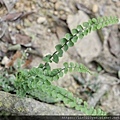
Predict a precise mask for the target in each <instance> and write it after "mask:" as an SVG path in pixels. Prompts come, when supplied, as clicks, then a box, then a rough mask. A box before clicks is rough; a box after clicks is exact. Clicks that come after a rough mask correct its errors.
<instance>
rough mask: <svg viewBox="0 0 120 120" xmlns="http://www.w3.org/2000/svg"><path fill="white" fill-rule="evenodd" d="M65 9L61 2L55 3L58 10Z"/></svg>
mask: <svg viewBox="0 0 120 120" xmlns="http://www.w3.org/2000/svg"><path fill="white" fill-rule="evenodd" d="M63 8H64V5H63V3H62V2H61V1H58V2H56V3H55V9H56V10H63Z"/></svg>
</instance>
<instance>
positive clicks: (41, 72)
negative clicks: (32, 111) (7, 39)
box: [14, 17, 119, 115]
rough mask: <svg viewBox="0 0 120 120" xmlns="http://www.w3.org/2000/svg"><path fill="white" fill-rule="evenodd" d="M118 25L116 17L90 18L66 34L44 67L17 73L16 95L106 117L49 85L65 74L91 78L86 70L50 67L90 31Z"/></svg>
mask: <svg viewBox="0 0 120 120" xmlns="http://www.w3.org/2000/svg"><path fill="white" fill-rule="evenodd" d="M118 21H119V20H118V18H117V17H102V18H92V19H90V20H88V22H84V23H83V24H81V25H78V26H77V28H76V29H72V30H71V33H67V34H66V35H65V37H64V38H62V39H61V40H60V44H58V45H56V46H55V49H56V51H55V52H54V53H53V54H52V55H51V54H48V55H46V56H45V57H44V58H43V61H44V62H45V64H42V63H41V64H40V65H39V66H38V68H32V69H30V70H20V71H19V72H18V73H17V74H16V79H15V81H14V87H15V88H16V89H15V92H16V93H17V94H18V95H19V96H27V95H29V96H32V97H34V98H37V99H39V100H41V101H43V102H47V103H54V102H58V101H62V102H63V103H64V104H65V105H66V106H68V107H70V108H74V109H76V110H80V111H81V112H83V113H84V114H86V115H106V112H104V111H102V110H101V109H99V108H98V109H97V108H96V109H94V108H93V107H89V106H88V104H87V103H86V102H85V101H83V100H82V99H80V98H76V97H74V96H73V94H72V93H71V92H69V91H67V90H65V89H64V88H60V87H58V86H54V85H52V81H54V80H58V79H59V78H60V77H63V75H64V74H67V73H68V72H82V73H90V74H92V73H91V72H90V70H89V69H88V68H87V67H85V66H84V65H83V64H78V63H72V62H70V63H67V62H65V63H64V64H63V68H56V69H51V66H50V63H52V62H55V63H58V62H59V58H60V57H62V56H63V53H64V52H66V51H67V50H68V49H69V48H70V47H72V46H74V44H75V43H76V42H77V40H78V39H82V38H83V37H84V36H86V35H87V34H88V33H90V32H91V31H94V30H97V29H100V28H103V27H105V26H108V25H110V24H114V23H118Z"/></svg>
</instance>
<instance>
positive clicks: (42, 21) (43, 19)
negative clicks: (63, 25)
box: [37, 17, 46, 24]
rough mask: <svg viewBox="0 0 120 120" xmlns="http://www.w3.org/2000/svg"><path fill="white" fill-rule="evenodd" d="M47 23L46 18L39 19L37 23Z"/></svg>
mask: <svg viewBox="0 0 120 120" xmlns="http://www.w3.org/2000/svg"><path fill="white" fill-rule="evenodd" d="M45 21H46V18H45V17H39V18H38V19H37V23H39V24H41V23H44V22H45Z"/></svg>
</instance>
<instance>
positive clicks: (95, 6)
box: [92, 4, 98, 13]
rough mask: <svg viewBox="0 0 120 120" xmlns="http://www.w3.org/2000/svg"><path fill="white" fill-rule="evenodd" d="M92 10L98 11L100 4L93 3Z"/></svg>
mask: <svg viewBox="0 0 120 120" xmlns="http://www.w3.org/2000/svg"><path fill="white" fill-rule="evenodd" d="M92 11H93V12H94V13H96V12H98V6H97V5H96V4H94V5H93V8H92Z"/></svg>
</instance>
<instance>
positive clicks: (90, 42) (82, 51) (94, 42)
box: [67, 10, 102, 63]
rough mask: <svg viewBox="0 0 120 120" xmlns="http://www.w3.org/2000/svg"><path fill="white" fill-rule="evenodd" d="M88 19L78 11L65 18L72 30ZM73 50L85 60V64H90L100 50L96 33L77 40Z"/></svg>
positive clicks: (100, 46) (100, 45)
mask: <svg viewBox="0 0 120 120" xmlns="http://www.w3.org/2000/svg"><path fill="white" fill-rule="evenodd" d="M89 19H90V18H89V17H88V16H87V15H86V14H85V13H84V12H83V11H80V10H79V11H78V13H77V14H75V15H69V16H68V18H67V23H68V26H69V28H70V30H72V29H73V28H76V26H77V25H79V24H81V23H83V22H86V21H88V20H89ZM75 48H76V50H77V52H78V54H79V55H80V56H81V57H82V58H83V59H84V60H85V62H87V63H88V62H90V61H92V60H93V58H94V57H97V56H98V55H99V53H100V52H101V49H102V44H101V42H100V39H99V37H98V35H97V33H96V32H93V31H92V32H91V33H90V34H89V35H87V36H85V37H84V38H83V39H82V40H78V42H77V44H75Z"/></svg>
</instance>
